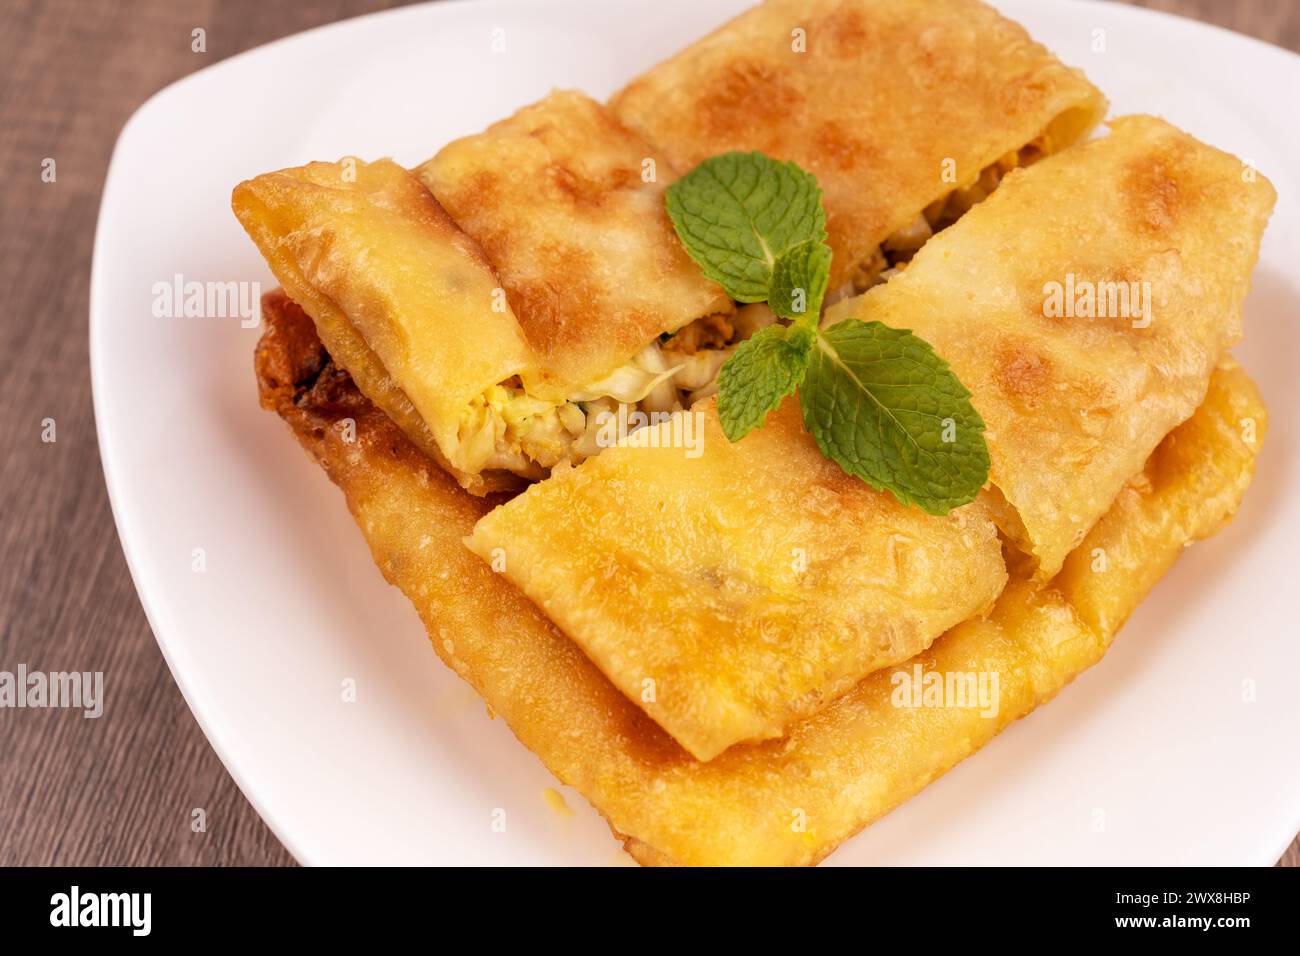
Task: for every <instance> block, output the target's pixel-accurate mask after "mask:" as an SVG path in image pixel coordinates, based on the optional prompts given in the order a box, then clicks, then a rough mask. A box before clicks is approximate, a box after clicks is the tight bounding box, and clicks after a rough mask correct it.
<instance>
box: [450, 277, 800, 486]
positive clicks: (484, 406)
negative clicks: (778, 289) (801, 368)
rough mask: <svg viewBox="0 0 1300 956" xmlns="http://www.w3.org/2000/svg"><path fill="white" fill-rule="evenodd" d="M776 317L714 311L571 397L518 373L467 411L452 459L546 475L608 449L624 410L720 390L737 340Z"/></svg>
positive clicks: (670, 407)
mask: <svg viewBox="0 0 1300 956" xmlns="http://www.w3.org/2000/svg"><path fill="white" fill-rule="evenodd" d="M774 321H776V316H774V315H773V314H772V312H771V310H770V309H768V308H767V306H766V305H764V304H763V303H756V304H754V305H746V306H742V307H741V308H740V309H738V310H737V311H736V313H735V314H734V315H730V316H725V315H708V316H704V317H703V318H700V319H696V320H695V321H694V322H691V323H690V324H689V325H686V326H684V327H683V328H681V329H679V330H678V331H677V332H675V333H668V334H665V335H662V336H660V337H659V339H658V340H656V341H654V342H651V343H649V344H648V345H646V346H645V347H644V348H643V349H641V351H639V352H638V353H637V354H636V355H634V356H633V357H632V359H631V360H630V361H628V362H627V363H625V364H623V365H620V366H619V367H618V368H615V369H614V370H613V371H611V372H610V373H609V374H607V375H605V376H604V377H602V378H600V379H598V380H597V381H595V382H591V383H589V384H587V385H586V386H584V387H583V388H580V389H578V390H576V391H575V392H574V393H573V394H571V395H570V396H568V398H567V399H565V400H560V401H549V400H545V399H539V398H535V397H533V396H531V395H529V394H528V393H527V392H526V391H525V390H524V388H523V384H522V383H521V382H520V381H519V379H518V377H515V378H512V379H509V380H508V381H505V382H502V383H501V384H499V385H493V386H492V387H491V388H489V389H488V390H487V391H485V392H484V393H483V394H482V395H480V396H478V397H477V398H475V399H474V400H473V401H472V402H470V404H469V405H468V406H467V407H466V409H465V410H464V411H463V412H462V413H461V418H460V422H459V428H458V432H457V447H456V450H455V454H454V456H453V463H454V464H455V465H456V466H457V467H459V468H462V469H464V470H465V471H470V472H480V471H485V470H490V469H502V470H505V471H510V472H514V473H515V474H517V475H521V476H523V477H525V478H530V479H539V478H544V477H545V476H546V475H547V473H549V472H550V470H551V469H552V468H554V467H555V466H556V465H557V464H559V463H560V462H562V461H569V462H570V463H572V464H577V463H578V462H580V461H583V460H584V459H587V458H590V457H592V456H593V455H595V454H597V453H599V451H600V450H601V444H600V439H599V436H600V433H601V429H602V426H603V425H604V424H605V423H606V422H607V421H608V419H607V417H606V415H605V414H603V413H608V414H610V415H614V416H617V415H618V414H619V409H620V406H625V407H626V409H627V412H628V413H631V412H632V411H640V412H644V413H646V415H647V416H649V415H650V414H652V413H660V414H666V413H671V412H675V411H678V410H680V409H684V408H690V407H691V406H692V405H694V404H695V403H696V402H698V401H699V400H700V399H702V398H707V397H708V396H710V395H712V394H713V393H714V392H716V391H717V388H718V383H717V378H718V371H719V370H720V369H721V368H722V366H723V363H725V362H726V361H727V359H728V358H729V357H730V356H731V353H732V352H733V351H735V348H736V346H737V345H739V344H740V343H741V342H742V341H744V340H745V339H747V338H749V336H751V335H753V334H754V332H756V331H758V330H759V329H760V328H763V327H764V326H766V325H770V324H771V323H772V322H774Z"/></svg>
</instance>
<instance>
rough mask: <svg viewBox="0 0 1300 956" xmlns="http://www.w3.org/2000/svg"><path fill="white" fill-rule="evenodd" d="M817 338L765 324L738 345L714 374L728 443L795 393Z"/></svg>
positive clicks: (808, 332)
mask: <svg viewBox="0 0 1300 956" xmlns="http://www.w3.org/2000/svg"><path fill="white" fill-rule="evenodd" d="M815 339H816V334H815V333H814V332H813V331H812V330H811V329H805V328H800V327H794V328H787V327H786V326H784V325H769V326H768V327H767V328H765V329H759V330H758V331H757V332H755V333H754V334H753V335H751V336H750V337H749V338H747V339H745V341H743V342H741V343H740V345H738V346H736V351H735V352H733V353H732V354H731V358H729V359H727V361H726V364H724V365H723V366H722V368H721V369H720V370H719V371H718V417H719V418H720V419H721V420H722V431H723V433H724V434H726V436H727V440H728V441H740V439H741V438H743V437H745V435H747V434H748V433H749V432H751V431H753V430H754V429H755V428H758V427H759V426H760V425H762V424H763V422H764V421H765V420H766V419H767V415H768V412H771V411H772V410H773V409H775V408H776V407H777V406H778V405H780V404H781V400H782V399H784V398H785V397H786V396H787V395H789V394H790V393H791V392H793V391H794V390H795V389H796V388H798V386H799V382H800V381H802V380H803V377H804V373H805V372H806V371H807V370H808V360H809V359H810V358H811V357H812V353H813V348H814V346H813V343H814V340H815Z"/></svg>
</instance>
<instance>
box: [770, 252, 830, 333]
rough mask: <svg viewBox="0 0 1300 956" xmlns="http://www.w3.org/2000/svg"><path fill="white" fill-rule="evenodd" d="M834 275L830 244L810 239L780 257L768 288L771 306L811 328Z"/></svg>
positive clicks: (772, 308)
mask: <svg viewBox="0 0 1300 956" xmlns="http://www.w3.org/2000/svg"><path fill="white" fill-rule="evenodd" d="M830 278H831V247H830V246H828V245H826V243H824V242H821V241H814V240H811V239H810V240H808V241H807V242H801V243H799V244H798V245H797V246H791V247H790V248H789V249H787V250H786V251H785V252H783V253H781V255H779V256H777V259H776V266H775V268H773V270H772V285H771V288H770V289H769V290H768V295H767V304H768V307H769V308H770V309H771V310H772V311H773V312H774V313H775V314H777V315H779V316H780V317H781V318H783V319H794V320H795V321H796V322H802V323H803V324H805V325H809V326H812V327H814V328H815V327H816V326H817V321H818V319H819V318H820V317H821V313H822V299H824V298H826V285H827V283H828V282H830Z"/></svg>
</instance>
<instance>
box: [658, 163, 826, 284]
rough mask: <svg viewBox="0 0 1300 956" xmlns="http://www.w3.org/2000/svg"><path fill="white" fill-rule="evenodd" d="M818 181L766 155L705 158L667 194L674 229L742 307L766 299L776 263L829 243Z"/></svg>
mask: <svg viewBox="0 0 1300 956" xmlns="http://www.w3.org/2000/svg"><path fill="white" fill-rule="evenodd" d="M821 198H822V191H821V188H820V187H819V186H818V185H817V178H816V177H815V176H813V175H812V174H811V173H806V172H804V171H803V170H802V169H800V168H799V167H798V166H796V165H795V164H794V163H782V162H778V161H777V160H775V159H772V158H770V157H768V156H764V155H763V154H762V153H723V154H722V155H721V156H714V157H713V158H712V159H706V160H705V161H704V162H702V163H700V165H698V166H696V167H695V168H694V169H693V170H691V171H690V172H689V173H687V174H686V175H685V176H683V177H682V178H681V179H679V180H677V181H676V182H674V183H673V184H672V185H671V186H669V187H668V190H667V199H666V201H667V205H668V215H669V217H670V218H671V219H672V221H673V228H674V229H676V230H677V235H678V237H679V238H680V239H681V240H682V243H683V244H684V245H685V246H686V250H687V251H688V252H689V253H690V254H691V257H692V258H693V259H694V260H695V261H696V262H697V263H699V265H700V268H701V269H702V270H703V271H704V274H705V275H706V276H708V277H709V278H710V279H712V280H713V281H715V282H717V283H719V284H720V285H721V286H722V287H723V288H724V289H726V291H727V295H729V296H731V297H732V298H733V299H737V300H739V301H741V302H764V301H766V300H767V296H768V289H769V287H770V286H771V283H772V271H773V269H775V267H776V262H777V259H778V258H779V257H780V256H781V255H782V254H783V253H784V252H786V251H787V250H788V249H790V248H791V247H792V246H796V245H798V244H799V243H801V242H807V241H810V240H811V241H814V242H820V241H822V240H823V239H825V238H826V212H825V210H823V209H822V202H821Z"/></svg>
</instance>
